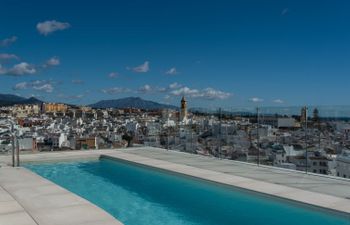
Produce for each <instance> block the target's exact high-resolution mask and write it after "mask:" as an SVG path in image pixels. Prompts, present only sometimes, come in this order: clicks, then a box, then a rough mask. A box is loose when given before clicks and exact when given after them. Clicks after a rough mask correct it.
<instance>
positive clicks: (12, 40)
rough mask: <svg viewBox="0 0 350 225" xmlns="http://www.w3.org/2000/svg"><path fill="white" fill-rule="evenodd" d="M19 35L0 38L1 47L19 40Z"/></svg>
mask: <svg viewBox="0 0 350 225" xmlns="http://www.w3.org/2000/svg"><path fill="white" fill-rule="evenodd" d="M17 39H18V38H17V37H16V36H12V37H9V38H6V39H3V40H0V47H7V46H10V45H12V44H13V43H15V42H16V41H17Z"/></svg>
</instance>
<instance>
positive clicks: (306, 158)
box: [146, 107, 350, 178]
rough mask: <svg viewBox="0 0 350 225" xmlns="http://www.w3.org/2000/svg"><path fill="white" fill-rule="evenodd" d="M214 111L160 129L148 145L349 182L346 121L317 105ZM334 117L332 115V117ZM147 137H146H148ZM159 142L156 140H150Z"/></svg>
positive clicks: (349, 144)
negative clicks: (298, 110) (320, 108)
mask: <svg viewBox="0 0 350 225" xmlns="http://www.w3.org/2000/svg"><path fill="white" fill-rule="evenodd" d="M299 109H300V112H299V114H297V110H296V109H293V108H285V109H284V110H281V112H283V114H282V113H275V112H276V111H275V110H274V109H271V108H263V107H261V108H258V107H257V108H256V109H255V111H254V110H252V109H251V110H250V111H247V112H237V111H235V110H224V109H212V110H208V111H204V112H203V111H197V112H193V113H192V115H191V116H190V118H189V119H188V120H187V121H183V122H182V123H181V122H180V123H179V124H177V125H176V126H173V127H164V128H163V130H162V131H161V132H160V134H159V138H158V140H159V142H153V143H151V144H150V143H148V144H147V145H149V146H154V147H161V148H165V149H168V150H176V151H184V152H189V153H193V154H202V155H208V156H209V155H210V156H214V157H218V158H225V159H230V160H238V161H244V162H250V163H255V164H257V165H258V166H259V165H268V166H275V167H279V168H286V169H294V170H298V171H304V172H305V173H316V174H322V175H332V176H338V177H342V178H350V151H349V150H348V149H349V147H350V122H349V121H350V119H349V118H350V117H348V116H349V115H348V114H346V113H347V112H346V111H344V112H342V113H338V112H332V111H331V110H328V111H327V112H324V113H323V114H321V113H320V110H319V109H317V108H316V107H303V108H302V107H300V108H299ZM332 114H333V115H334V116H331V115H332ZM147 138H148V137H146V139H147ZM153 139H154V140H157V139H156V138H153Z"/></svg>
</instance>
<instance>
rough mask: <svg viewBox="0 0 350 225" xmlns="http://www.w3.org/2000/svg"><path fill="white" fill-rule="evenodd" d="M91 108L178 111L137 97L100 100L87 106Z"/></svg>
mask: <svg viewBox="0 0 350 225" xmlns="http://www.w3.org/2000/svg"><path fill="white" fill-rule="evenodd" d="M89 106H90V107H92V108H100V109H105V108H116V109H125V108H136V109H147V110H152V109H178V107H176V106H173V105H166V104H160V103H157V102H153V101H148V100H144V99H142V98H139V97H128V98H121V99H114V100H102V101H99V102H97V103H95V104H91V105H89Z"/></svg>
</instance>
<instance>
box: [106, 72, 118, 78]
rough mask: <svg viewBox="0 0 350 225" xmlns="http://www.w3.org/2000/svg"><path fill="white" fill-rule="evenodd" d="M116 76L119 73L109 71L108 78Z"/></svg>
mask: <svg viewBox="0 0 350 225" xmlns="http://www.w3.org/2000/svg"><path fill="white" fill-rule="evenodd" d="M118 76H119V74H118V73H117V72H111V73H109V74H108V77H109V78H116V77H118Z"/></svg>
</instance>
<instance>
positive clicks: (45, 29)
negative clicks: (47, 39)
mask: <svg viewBox="0 0 350 225" xmlns="http://www.w3.org/2000/svg"><path fill="white" fill-rule="evenodd" d="M70 26H71V25H70V24H69V23H63V22H59V21H56V20H50V21H49V20H48V21H45V22H40V23H38V24H37V25H36V29H37V30H38V32H39V33H40V34H42V35H45V36H47V35H49V34H51V33H53V32H55V31H59V30H65V29H68V28H70Z"/></svg>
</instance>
